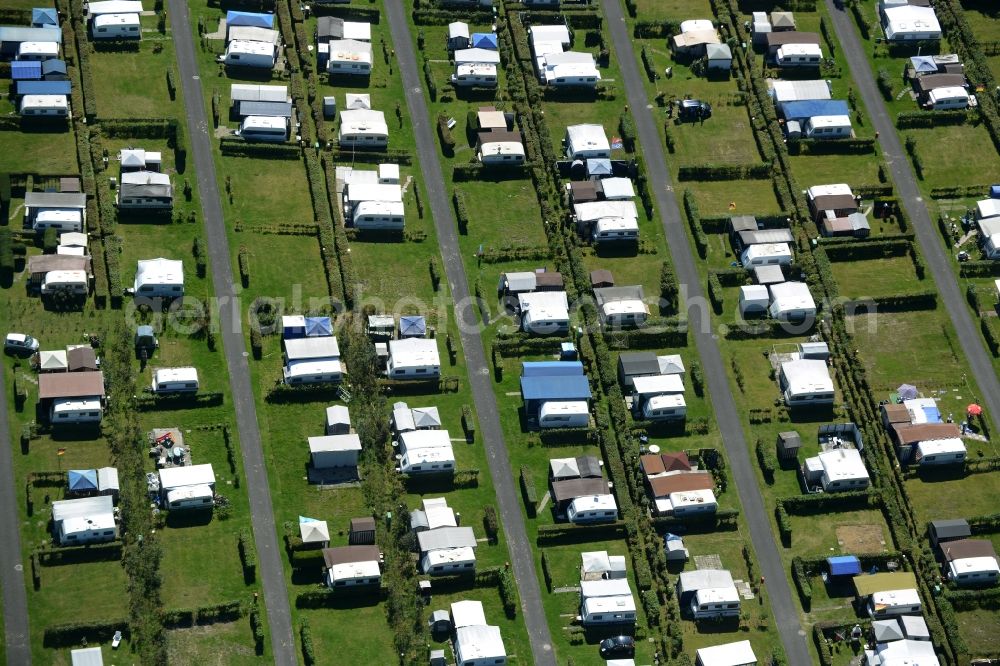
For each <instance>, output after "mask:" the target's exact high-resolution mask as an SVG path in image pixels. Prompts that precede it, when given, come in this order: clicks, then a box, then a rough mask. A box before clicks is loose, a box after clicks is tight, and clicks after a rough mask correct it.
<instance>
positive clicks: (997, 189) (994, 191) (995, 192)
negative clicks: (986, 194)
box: [990, 185, 1000, 199]
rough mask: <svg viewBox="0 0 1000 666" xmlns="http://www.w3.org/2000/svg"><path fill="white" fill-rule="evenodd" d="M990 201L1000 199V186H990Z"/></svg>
mask: <svg viewBox="0 0 1000 666" xmlns="http://www.w3.org/2000/svg"><path fill="white" fill-rule="evenodd" d="M990 199H1000V185H990Z"/></svg>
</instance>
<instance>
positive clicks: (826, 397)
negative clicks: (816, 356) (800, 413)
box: [779, 359, 834, 407]
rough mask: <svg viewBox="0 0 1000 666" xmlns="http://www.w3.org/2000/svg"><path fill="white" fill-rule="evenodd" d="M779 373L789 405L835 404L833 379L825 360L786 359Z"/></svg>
mask: <svg viewBox="0 0 1000 666" xmlns="http://www.w3.org/2000/svg"><path fill="white" fill-rule="evenodd" d="M779 375H780V376H779V383H780V385H781V390H782V395H784V397H785V404H786V405H788V406H789V407H797V406H802V405H832V404H833V396H834V389H833V379H831V378H830V370H829V368H827V365H826V362H825V361H817V360H813V359H798V360H794V361H785V362H784V363H782V364H781V372H780V373H779Z"/></svg>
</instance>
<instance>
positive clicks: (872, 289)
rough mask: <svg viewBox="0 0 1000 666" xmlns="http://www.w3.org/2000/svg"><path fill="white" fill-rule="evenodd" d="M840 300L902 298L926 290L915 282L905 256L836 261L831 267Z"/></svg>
mask: <svg viewBox="0 0 1000 666" xmlns="http://www.w3.org/2000/svg"><path fill="white" fill-rule="evenodd" d="M831 266H832V268H833V277H834V279H836V281H837V288H838V289H839V291H840V295H841V296H845V297H847V298H862V297H866V296H882V295H886V294H906V293H911V292H915V291H919V290H922V289H925V288H926V284H925V283H924V282H921V281H920V280H917V276H916V273H915V272H914V268H913V260H912V259H910V257H909V256H906V255H904V256H902V257H889V258H888V259H870V260H868V261H838V262H833V263H832V264H831Z"/></svg>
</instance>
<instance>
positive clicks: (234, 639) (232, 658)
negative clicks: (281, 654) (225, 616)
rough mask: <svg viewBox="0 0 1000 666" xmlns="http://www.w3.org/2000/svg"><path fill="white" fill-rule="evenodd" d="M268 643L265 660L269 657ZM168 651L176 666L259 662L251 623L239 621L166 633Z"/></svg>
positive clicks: (208, 665) (233, 665) (236, 664)
mask: <svg viewBox="0 0 1000 666" xmlns="http://www.w3.org/2000/svg"><path fill="white" fill-rule="evenodd" d="M266 646H267V641H265V658H266V656H267V652H269V651H268V650H267V647H266ZM167 650H168V652H169V654H170V658H171V660H175V661H176V662H177V663H188V664H205V665H206V666H239V665H240V664H246V663H250V662H253V661H258V660H259V659H258V658H256V655H255V653H254V648H253V634H251V632H250V622H249V620H247V619H246V618H240V619H238V620H235V621H233V622H219V623H216V624H209V625H204V626H194V627H190V628H185V629H171V630H170V631H168V632H167Z"/></svg>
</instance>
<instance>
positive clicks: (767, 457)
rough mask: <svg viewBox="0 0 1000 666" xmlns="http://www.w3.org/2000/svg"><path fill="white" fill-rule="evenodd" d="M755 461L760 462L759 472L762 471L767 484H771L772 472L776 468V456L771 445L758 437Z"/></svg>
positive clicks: (772, 479) (772, 482)
mask: <svg viewBox="0 0 1000 666" xmlns="http://www.w3.org/2000/svg"><path fill="white" fill-rule="evenodd" d="M757 462H758V463H759V464H760V470H761V472H763V473H764V480H765V481H766V482H767V484H768V485H773V484H774V472H775V470H776V469H777V468H778V458H777V456H775V454H774V450H773V449H772V447H770V446H768V445H767V443H766V442H765V441H764V440H763V439H760V438H758V439H757Z"/></svg>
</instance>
